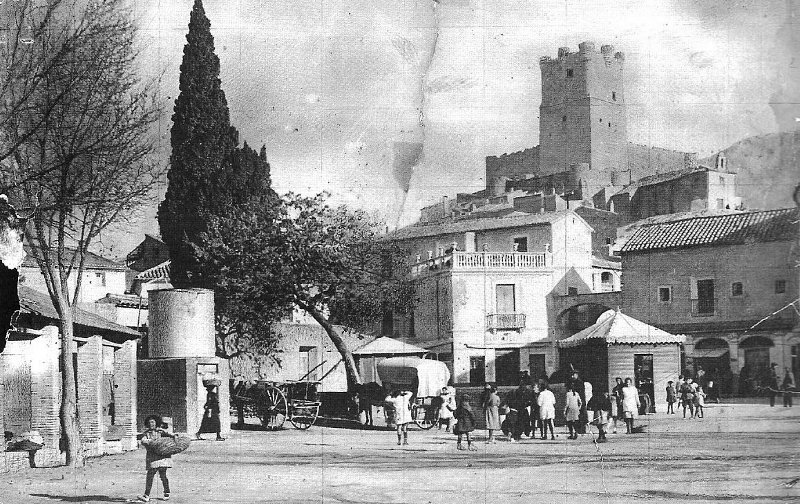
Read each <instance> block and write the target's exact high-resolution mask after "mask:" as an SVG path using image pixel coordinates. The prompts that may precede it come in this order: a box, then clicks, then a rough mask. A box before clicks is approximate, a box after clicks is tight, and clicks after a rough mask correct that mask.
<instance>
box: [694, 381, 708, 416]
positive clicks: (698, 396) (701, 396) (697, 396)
mask: <svg viewBox="0 0 800 504" xmlns="http://www.w3.org/2000/svg"><path fill="white" fill-rule="evenodd" d="M705 405H706V394H705V392H703V387H701V386H699V385H698V386H697V391H696V392H695V393H694V415H695V416H696V417H697V418H703V406H705Z"/></svg>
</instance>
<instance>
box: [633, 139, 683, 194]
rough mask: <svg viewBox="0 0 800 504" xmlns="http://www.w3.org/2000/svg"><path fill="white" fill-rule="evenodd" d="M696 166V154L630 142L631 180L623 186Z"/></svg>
mask: <svg viewBox="0 0 800 504" xmlns="http://www.w3.org/2000/svg"><path fill="white" fill-rule="evenodd" d="M696 166H697V154H696V153H691V152H681V151H675V150H670V149H662V148H661V147H650V146H648V145H640V144H636V143H632V142H628V170H630V179H631V180H630V181H624V180H623V181H622V182H623V184H625V183H630V182H632V181H635V180H638V179H640V178H642V177H647V176H650V175H655V174H657V173H667V172H672V171H678V170H683V169H685V168H694V167H696Z"/></svg>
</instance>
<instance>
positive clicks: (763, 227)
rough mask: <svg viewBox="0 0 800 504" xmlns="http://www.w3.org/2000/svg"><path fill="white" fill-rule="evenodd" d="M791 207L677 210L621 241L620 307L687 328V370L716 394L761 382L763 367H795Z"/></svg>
mask: <svg viewBox="0 0 800 504" xmlns="http://www.w3.org/2000/svg"><path fill="white" fill-rule="evenodd" d="M797 221H798V211H797V210H796V209H784V210H770V211H762V212H737V213H728V214H723V215H710V216H688V217H687V216H677V217H675V218H674V219H671V220H665V221H659V222H655V223H653V224H649V225H647V224H645V225H642V226H640V227H639V228H638V230H636V231H635V232H634V233H633V235H632V236H631V237H630V238H629V239H627V241H626V242H625V243H624V244H623V245H622V248H621V255H622V268H623V274H624V277H623V278H624V284H623V289H622V304H623V310H624V311H625V312H626V313H628V314H629V315H631V316H632V317H635V318H637V319H639V320H642V321H644V322H647V323H648V324H652V325H654V326H657V327H659V328H661V329H664V330H666V331H668V332H671V333H674V334H685V335H686V336H687V340H686V343H685V347H684V351H685V366H686V369H687V371H689V372H690V373H692V374H694V373H696V371H697V370H699V369H703V370H704V371H705V372H706V373H709V372H710V373H713V374H715V375H716V376H717V377H718V380H719V381H720V382H722V384H723V392H737V391H738V392H739V393H746V392H748V391H749V390H752V389H753V387H755V386H758V385H763V384H764V379H765V376H766V375H767V374H768V372H769V367H770V363H777V364H778V366H779V367H780V369H779V373H781V376H782V373H783V369H786V368H789V369H793V370H794V372H795V373H797V372H798V371H800V366H799V365H798V359H797V355H798V351H800V335H798V333H797V332H794V333H792V332H791V331H792V329H793V328H795V327H796V326H797V323H798V314H797V311H796V310H795V309H793V306H794V305H793V303H796V302H797V293H798V278H797V272H796V264H797V228H798V226H797Z"/></svg>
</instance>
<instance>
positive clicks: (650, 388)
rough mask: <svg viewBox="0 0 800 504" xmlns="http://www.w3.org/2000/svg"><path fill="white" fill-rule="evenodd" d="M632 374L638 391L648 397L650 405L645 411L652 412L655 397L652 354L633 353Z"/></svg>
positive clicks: (653, 410)
mask: <svg viewBox="0 0 800 504" xmlns="http://www.w3.org/2000/svg"><path fill="white" fill-rule="evenodd" d="M633 376H634V380H635V382H636V388H638V389H639V393H640V394H646V395H647V396H648V397H650V405H649V406H650V407H649V408H647V410H646V411H647V412H648V413H654V412H655V408H654V406H655V404H656V398H655V388H654V384H653V354H634V355H633Z"/></svg>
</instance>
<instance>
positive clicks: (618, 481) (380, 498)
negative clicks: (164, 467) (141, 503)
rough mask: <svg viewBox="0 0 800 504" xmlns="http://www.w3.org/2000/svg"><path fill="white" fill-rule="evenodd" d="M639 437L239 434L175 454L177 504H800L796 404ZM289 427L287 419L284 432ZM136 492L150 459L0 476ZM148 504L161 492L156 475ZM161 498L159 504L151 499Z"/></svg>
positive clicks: (56, 498) (61, 498)
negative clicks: (490, 439) (469, 446)
mask: <svg viewBox="0 0 800 504" xmlns="http://www.w3.org/2000/svg"><path fill="white" fill-rule="evenodd" d="M638 423H639V424H640V425H644V426H645V433H642V434H634V435H626V434H618V435H610V436H609V437H610V440H609V442H608V443H605V444H599V445H598V444H595V443H594V442H593V437H592V436H591V435H586V436H583V437H582V438H580V439H578V440H575V441H570V440H568V439H567V438H566V435H565V434H564V430H563V428H562V429H558V428H557V433H558V434H559V435H558V437H557V438H556V440H555V441H539V440H528V439H526V438H523V441H522V442H521V443H514V444H511V443H507V442H503V441H500V442H498V444H492V445H487V444H485V442H484V441H485V439H486V438H485V433H484V432H478V433H476V434H478V440H477V443H476V447H477V448H478V451H477V452H459V451H457V450H456V442H455V436H453V435H452V434H448V433H445V431H444V430H441V431H438V430H436V429H434V430H431V431H420V430H417V429H413V430H411V431H410V433H409V441H410V445H409V446H408V447H399V446H396V444H395V443H396V438H395V435H394V433H392V432H389V431H385V430H360V429H354V428H344V427H341V426H328V427H322V426H314V427H312V428H311V429H310V430H308V431H296V430H294V429H292V428H291V427H289V429H287V430H283V431H278V432H266V431H258V430H246V431H234V433H233V434H232V435H231V436H230V437H229V438H228V440H227V441H225V442H216V441H212V440H209V441H203V442H195V443H193V444H192V446H191V447H190V448H189V450H187V451H186V452H184V453H183V454H180V455H177V456H175V457H174V464H175V467H174V468H173V469H170V470H169V478H170V483H171V486H172V498H171V499H170V501H171V502H178V503H203V504H205V503H208V504H212V503H260V502H281V503H305V502H314V503H373V502H379V503H415V504H420V503H423V504H424V503H440V502H442V503H444V502H447V503H452V502H463V503H471V502H479V503H487V502H491V503H500V502H502V503H504V504H512V503H523V502H524V503H529V502H543V503H549V502H555V503H558V502H563V503H570V504H579V503H592V504H597V503H606V502H609V503H610V502H614V503H620V502H648V503H658V502H719V501H723V502H745V501H747V502H764V503H775V502H800V464H798V462H800V453H799V452H800V450H799V449H800V407H797V406H796V407H795V408H792V409H789V408H783V407H780V406H778V407H775V408H769V406H766V405H760V404H724V405H710V406H708V407H707V408H706V417H705V418H704V419H695V420H689V419H687V420H683V419H682V418H680V415H675V416H672V415H669V416H668V415H665V414H663V413H661V414H656V415H648V416H647V417H640V418H639V419H638ZM288 425H289V424H288V423H287V426H288ZM143 485H144V451H143V450H139V451H137V452H131V453H127V454H124V455H115V456H108V457H103V458H97V459H92V460H90V461H89V462H88V463H87V465H86V467H85V468H81V469H78V470H71V469H66V468H54V469H31V470H28V471H26V472H24V473H17V474H6V475H0V503H2V504H16V503H20V504H22V503H58V502H73V503H105V502H125V501H126V500H127V499H130V498H132V497H135V496H136V495H139V494H141V493H142V491H143ZM153 496H154V497H160V496H161V489H160V483H159V482H158V479H157V478H156V484H155V488H154V491H153ZM156 502H159V501H157V500H156Z"/></svg>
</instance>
